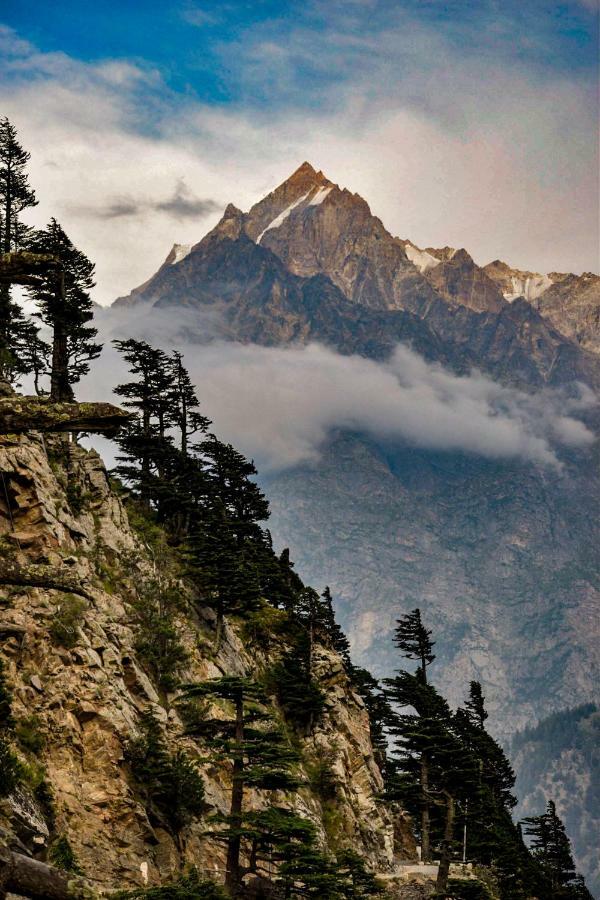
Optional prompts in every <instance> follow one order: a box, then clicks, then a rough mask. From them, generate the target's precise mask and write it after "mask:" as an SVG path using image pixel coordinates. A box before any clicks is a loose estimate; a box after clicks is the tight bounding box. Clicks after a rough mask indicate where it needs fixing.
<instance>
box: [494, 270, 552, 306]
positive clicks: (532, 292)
mask: <svg viewBox="0 0 600 900" xmlns="http://www.w3.org/2000/svg"><path fill="white" fill-rule="evenodd" d="M510 280H511V285H512V291H506V292H505V293H504V295H503V296H504V299H505V300H508V301H509V303H512V301H513V300H516V299H517V297H524V298H525V300H528V301H531V300H535V299H536V297H539V296H541V294H543V293H544V291H547V290H548V288H549V287H550V286H551V285H552V284H553V283H554V282H553V281H552V279H551V278H549V277H548V276H547V275H529V276H527V277H525V278H523V277H519V276H518V275H512V276H511V279H510Z"/></svg>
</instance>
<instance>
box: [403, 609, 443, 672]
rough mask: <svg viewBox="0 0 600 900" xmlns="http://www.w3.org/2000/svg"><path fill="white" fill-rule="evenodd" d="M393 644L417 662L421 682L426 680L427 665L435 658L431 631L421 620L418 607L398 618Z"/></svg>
mask: <svg viewBox="0 0 600 900" xmlns="http://www.w3.org/2000/svg"><path fill="white" fill-rule="evenodd" d="M394 644H395V645H396V647H398V649H399V650H401V651H402V653H403V654H404V655H405V656H406V657H408V659H416V660H418V662H419V671H420V673H421V677H422V679H423V682H427V667H428V666H430V665H431V663H432V662H433V661H434V659H435V655H434V653H432V649H433V646H434V642H432V641H431V631H428V630H427V629H426V628H425V626H424V625H423V622H422V621H421V611H420V609H415V610H413V611H412V612H410V613H407V615H405V616H403V617H402V618H401V619H398V621H397V623H396V630H395V632H394Z"/></svg>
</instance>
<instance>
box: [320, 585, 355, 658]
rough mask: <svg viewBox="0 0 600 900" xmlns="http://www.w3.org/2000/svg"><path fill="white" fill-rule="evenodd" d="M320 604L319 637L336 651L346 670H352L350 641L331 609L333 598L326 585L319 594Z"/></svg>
mask: <svg viewBox="0 0 600 900" xmlns="http://www.w3.org/2000/svg"><path fill="white" fill-rule="evenodd" d="M321 606H322V609H323V612H322V614H321V622H320V623H319V624H320V629H321V630H320V632H319V637H320V638H321V639H324V640H325V641H326V642H327V643H329V645H330V646H331V647H333V649H334V650H335V651H336V653H339V655H340V656H341V657H342V660H343V662H344V665H345V667H346V670H347V671H348V672H351V671H352V660H351V659H350V641H349V640H348V638H347V637H346V635H345V634H344V632H343V631H342V629H341V627H340V626H339V625H338V623H337V621H336V618H335V611H334V609H333V598H332V596H331V591H330V590H329V588H328V587H326V588H325V590H324V591H323V593H322V594H321Z"/></svg>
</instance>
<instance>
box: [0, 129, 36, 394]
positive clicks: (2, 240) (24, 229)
mask: <svg viewBox="0 0 600 900" xmlns="http://www.w3.org/2000/svg"><path fill="white" fill-rule="evenodd" d="M29 159H30V154H29V153H28V152H27V151H26V150H24V149H23V147H22V146H21V144H20V143H19V141H18V138H17V130H16V128H15V127H14V126H13V125H11V123H10V122H9V121H8V119H7V118H3V119H0V252H1V253H10V252H11V251H13V250H19V249H22V248H23V247H24V246H26V245H27V243H28V239H29V235H30V232H31V229H30V228H29V227H28V226H26V225H25V224H24V223H23V222H22V220H21V213H22V212H23V211H24V210H26V209H29V208H31V207H33V206H36V205H37V200H36V198H35V193H34V191H33V190H32V188H31V187H30V185H29V180H28V176H27V163H28V162H29ZM36 334H37V330H36ZM30 337H31V326H30V323H29V320H28V319H27V318H26V317H25V316H24V314H23V311H22V310H21V307H20V306H19V304H18V303H15V302H14V300H13V299H12V298H11V292H10V287H9V285H8V284H0V377H2V378H7V379H9V380H13V379H14V378H15V377H17V376H18V375H21V374H27V373H28V371H31V370H30V369H29V368H28V364H27V363H26V362H23V361H22V359H21V355H22V353H23V350H24V349H26V348H27V347H28V339H29V338H30Z"/></svg>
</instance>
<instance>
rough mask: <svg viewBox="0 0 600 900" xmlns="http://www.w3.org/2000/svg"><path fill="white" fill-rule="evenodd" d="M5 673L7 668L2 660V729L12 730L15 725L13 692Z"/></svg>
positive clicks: (0, 684) (0, 718)
mask: <svg viewBox="0 0 600 900" xmlns="http://www.w3.org/2000/svg"><path fill="white" fill-rule="evenodd" d="M5 673H6V666H5V665H4V660H3V659H2V658H0V728H10V727H11V726H12V724H13V718H12V713H11V708H12V692H11V690H10V687H9V684H8V680H7V678H6V674H5Z"/></svg>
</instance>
